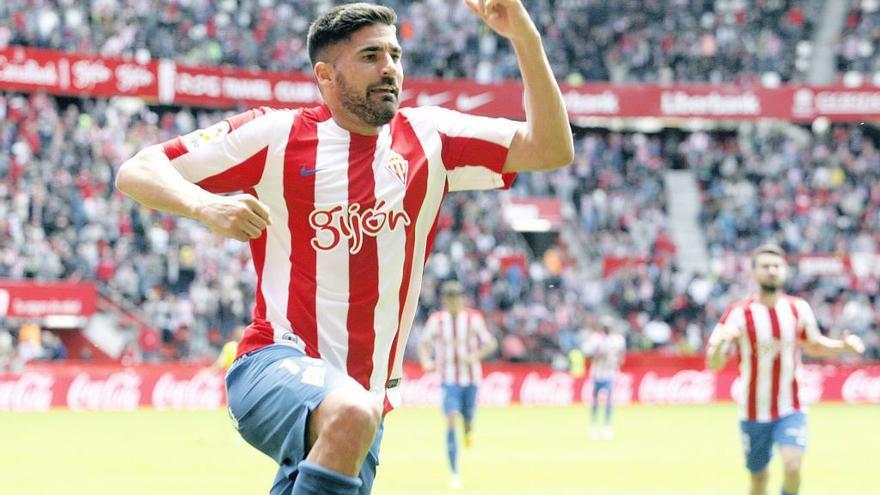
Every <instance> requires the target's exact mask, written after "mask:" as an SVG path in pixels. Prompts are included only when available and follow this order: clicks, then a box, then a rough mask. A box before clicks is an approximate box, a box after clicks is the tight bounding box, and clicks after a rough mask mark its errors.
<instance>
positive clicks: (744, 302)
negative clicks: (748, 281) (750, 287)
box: [727, 295, 758, 310]
mask: <svg viewBox="0 0 880 495" xmlns="http://www.w3.org/2000/svg"><path fill="white" fill-rule="evenodd" d="M757 300H758V299H757V298H756V297H755V296H754V295H749V296H746V297H743V298H741V299H737V300H736V301H733V302H731V303H730V304H728V305H727V308H728V309H730V310H734V309H746V308H748V307H749V306H750V305H751V304H752V303H754V302H756V301H757Z"/></svg>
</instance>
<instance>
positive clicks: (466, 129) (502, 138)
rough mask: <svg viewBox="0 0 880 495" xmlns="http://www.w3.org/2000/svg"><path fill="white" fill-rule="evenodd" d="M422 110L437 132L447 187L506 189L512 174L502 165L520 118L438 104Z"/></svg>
mask: <svg viewBox="0 0 880 495" xmlns="http://www.w3.org/2000/svg"><path fill="white" fill-rule="evenodd" d="M426 111H428V112H430V117H431V120H432V121H433V122H434V124H435V125H436V126H437V130H438V132H439V133H440V141H441V158H442V160H443V165H444V167H445V168H446V177H447V182H448V184H449V190H450V191H467V190H483V189H507V188H509V187H510V186H511V185H512V184H513V181H514V179H516V174H515V173H504V172H503V171H502V169H503V167H504V162H505V161H506V160H507V152H508V151H509V150H510V145H511V143H512V142H513V138H514V136H515V135H516V132H517V130H519V128H520V127H521V126H522V125H523V124H522V122H516V121H513V120H508V119H501V118H490V117H480V116H476V115H468V114H466V113H461V112H456V111H454V110H449V109H446V108H440V107H429V108H427V109H426Z"/></svg>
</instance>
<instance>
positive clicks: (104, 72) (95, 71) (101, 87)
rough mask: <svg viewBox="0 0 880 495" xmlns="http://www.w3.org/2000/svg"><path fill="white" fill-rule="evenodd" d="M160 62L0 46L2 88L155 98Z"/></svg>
mask: <svg viewBox="0 0 880 495" xmlns="http://www.w3.org/2000/svg"><path fill="white" fill-rule="evenodd" d="M157 67H158V63H157V62H156V61H150V62H147V63H145V64H140V63H137V62H134V61H131V60H121V59H112V58H103V57H93V56H83V55H74V54H69V53H64V52H59V51H56V50H43V49H39V48H23V47H17V46H12V47H9V48H6V49H5V50H0V89H3V90H14V91H36V90H44V91H47V92H49V93H58V94H72V95H82V96H138V97H141V98H145V99H147V100H156V99H157V96H158V93H159V83H158V79H157V77H156V75H157Z"/></svg>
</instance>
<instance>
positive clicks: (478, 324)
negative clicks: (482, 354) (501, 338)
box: [471, 311, 493, 346]
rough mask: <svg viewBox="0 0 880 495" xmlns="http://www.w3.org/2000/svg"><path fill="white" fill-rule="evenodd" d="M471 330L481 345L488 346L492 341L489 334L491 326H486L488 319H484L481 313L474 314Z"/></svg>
mask: <svg viewBox="0 0 880 495" xmlns="http://www.w3.org/2000/svg"><path fill="white" fill-rule="evenodd" d="M471 328H473V329H474V333H475V334H476V335H477V339H478V340H479V341H480V345H484V346H485V345H488V344H489V342H491V341H492V338H493V337H492V334H491V333H489V326H488V325H486V319H485V318H483V315H482V314H480V313H479V312H476V311H475V312H474V314H473V315H472V316H471Z"/></svg>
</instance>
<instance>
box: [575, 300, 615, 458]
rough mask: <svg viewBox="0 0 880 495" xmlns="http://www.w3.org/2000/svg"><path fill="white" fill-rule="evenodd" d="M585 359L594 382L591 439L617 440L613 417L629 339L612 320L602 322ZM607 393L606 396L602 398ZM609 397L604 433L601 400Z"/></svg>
mask: <svg viewBox="0 0 880 495" xmlns="http://www.w3.org/2000/svg"><path fill="white" fill-rule="evenodd" d="M581 348H582V349H581V350H582V351H583V353H584V356H586V357H588V358H590V380H591V381H592V382H593V404H592V405H591V408H590V437H591V438H598V437H599V435H600V434H601V435H602V437H603V438H604V439H606V440H610V439H611V437H613V436H614V430H612V429H611V416H612V413H613V411H614V381H615V380H616V379H617V375H618V374H619V373H620V367H621V366H622V365H623V359H624V356H625V355H626V339H624V338H623V335H622V334H621V333H620V331H619V330H618V329H616V328H614V322H613V320H612V319H611V317H609V316H607V315H606V316H603V317H601V318H600V319H599V328H598V329H597V330H596V331H594V332H591V333H590V334H589V335H587V336H586V337H585V339H584V342H583V343H582V345H581ZM602 392H604V394H602ZM602 395H604V397H605V418H604V422H603V424H602V429H601V430H600V429H599V428H598V424H599V403H600V398H601V397H602Z"/></svg>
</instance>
